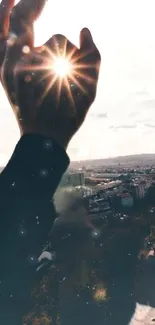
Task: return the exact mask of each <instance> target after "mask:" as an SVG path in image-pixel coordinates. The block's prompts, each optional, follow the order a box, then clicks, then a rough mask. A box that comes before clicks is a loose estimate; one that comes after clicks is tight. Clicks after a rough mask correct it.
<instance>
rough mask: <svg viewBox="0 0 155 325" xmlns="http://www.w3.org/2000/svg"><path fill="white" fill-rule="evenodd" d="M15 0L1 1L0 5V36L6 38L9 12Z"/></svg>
mask: <svg viewBox="0 0 155 325" xmlns="http://www.w3.org/2000/svg"><path fill="white" fill-rule="evenodd" d="M14 3H15V0H2V1H1V3H0V36H1V37H6V36H7V33H8V29H9V20H10V11H11V9H12V8H13V6H14Z"/></svg>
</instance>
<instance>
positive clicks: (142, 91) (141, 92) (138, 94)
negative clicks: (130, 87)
mask: <svg viewBox="0 0 155 325" xmlns="http://www.w3.org/2000/svg"><path fill="white" fill-rule="evenodd" d="M135 94H136V95H137V96H148V95H149V92H148V91H147V90H146V89H145V88H144V89H142V90H140V91H136V92H135Z"/></svg>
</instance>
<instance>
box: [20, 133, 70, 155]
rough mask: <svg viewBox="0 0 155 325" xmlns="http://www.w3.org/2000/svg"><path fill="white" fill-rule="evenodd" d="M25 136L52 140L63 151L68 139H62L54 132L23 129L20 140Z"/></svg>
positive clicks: (65, 148)
mask: <svg viewBox="0 0 155 325" xmlns="http://www.w3.org/2000/svg"><path fill="white" fill-rule="evenodd" d="M27 135H31V136H40V137H43V138H45V139H51V140H54V142H55V143H56V144H58V145H59V146H60V147H61V148H62V149H63V150H65V151H66V150H67V147H68V144H69V141H70V140H69V139H68V140H67V139H65V138H62V137H61V136H60V135H58V134H56V133H55V132H51V131H50V132H49V131H48V130H34V129H33V130H31V129H25V130H21V132H20V136H21V138H22V137H24V136H27Z"/></svg>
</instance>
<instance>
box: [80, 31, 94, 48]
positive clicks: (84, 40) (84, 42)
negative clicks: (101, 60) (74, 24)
mask: <svg viewBox="0 0 155 325" xmlns="http://www.w3.org/2000/svg"><path fill="white" fill-rule="evenodd" d="M94 47H95V44H94V42H93V38H92V35H91V32H90V31H89V29H88V28H83V29H82V30H81V33H80V48H81V49H86V50H89V49H92V48H94Z"/></svg>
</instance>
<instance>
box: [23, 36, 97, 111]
mask: <svg viewBox="0 0 155 325" xmlns="http://www.w3.org/2000/svg"><path fill="white" fill-rule="evenodd" d="M58 43H59V42H58V40H57V39H56V38H55V43H54V50H52V49H51V48H50V47H48V46H45V45H44V46H42V48H41V51H36V58H37V59H38V61H39V60H40V61H42V64H38V65H35V66H34V64H33V65H30V66H27V67H26V69H25V66H24V67H23V70H24V71H26V72H27V73H28V74H27V77H28V79H29V78H30V79H31V75H29V72H30V73H32V72H33V73H34V75H35V71H41V72H42V73H41V76H40V78H39V80H38V82H43V81H44V80H48V81H49V82H48V84H47V86H46V88H45V90H44V92H43V93H42V94H41V96H40V97H39V99H38V102H39V104H40V103H41V102H42V101H43V100H44V99H45V97H46V96H47V94H48V93H49V92H50V90H51V88H52V87H53V86H54V85H56V92H55V96H56V100H57V102H59V99H60V96H61V91H62V89H63V88H64V87H65V89H66V93H67V95H68V98H69V99H70V101H71V103H72V106H73V107H74V103H75V98H74V96H73V93H72V92H73V90H75V89H77V90H78V93H81V94H84V95H87V89H85V87H84V85H83V82H84V81H85V83H87V82H89V83H94V81H95V80H94V78H93V77H91V76H89V73H86V70H88V69H89V68H91V69H92V68H96V67H95V65H94V66H93V64H90V63H89V64H87V63H83V62H82V61H83V60H84V59H85V56H86V55H88V52H86V53H82V54H81V53H80V52H79V53H77V50H76V48H74V47H73V48H72V49H71V50H70V51H67V50H66V49H67V40H66V41H65V42H64V44H63V45H62V46H61V48H60V47H59V44H58ZM24 50H26V53H27V49H24ZM42 53H43V54H44V55H42ZM84 61H85V60H84ZM20 69H21V67H20Z"/></svg>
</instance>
